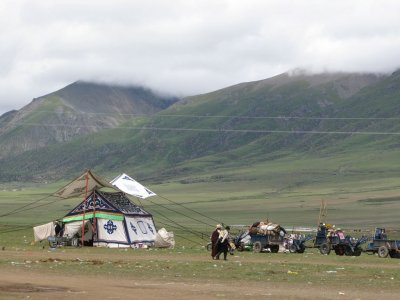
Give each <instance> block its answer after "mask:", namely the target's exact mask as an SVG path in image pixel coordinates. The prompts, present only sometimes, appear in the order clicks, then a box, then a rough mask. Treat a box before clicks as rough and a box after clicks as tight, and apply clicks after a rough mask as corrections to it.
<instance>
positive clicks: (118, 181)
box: [110, 173, 156, 199]
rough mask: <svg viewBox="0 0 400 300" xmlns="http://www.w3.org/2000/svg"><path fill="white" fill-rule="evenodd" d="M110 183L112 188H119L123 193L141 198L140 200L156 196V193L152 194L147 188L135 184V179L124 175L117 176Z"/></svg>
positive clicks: (137, 183)
mask: <svg viewBox="0 0 400 300" xmlns="http://www.w3.org/2000/svg"><path fill="white" fill-rule="evenodd" d="M110 183H111V184H112V185H113V186H116V187H117V188H119V189H120V190H121V191H123V192H124V193H126V194H129V195H132V196H135V197H138V198H141V199H146V198H148V197H151V196H156V193H153V192H152V191H150V190H149V189H148V188H146V187H145V186H143V185H141V184H140V183H139V182H137V181H136V180H135V179H133V178H131V177H129V176H128V175H126V174H125V173H124V174H121V175H119V176H118V177H116V178H115V179H113V180H112V181H111V182H110Z"/></svg>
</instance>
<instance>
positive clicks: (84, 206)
mask: <svg viewBox="0 0 400 300" xmlns="http://www.w3.org/2000/svg"><path fill="white" fill-rule="evenodd" d="M88 183H89V171H86V188H85V199H84V205H83V218H82V241H81V242H82V247H83V241H84V239H85V215H86V202H87V200H86V199H87V192H88Z"/></svg>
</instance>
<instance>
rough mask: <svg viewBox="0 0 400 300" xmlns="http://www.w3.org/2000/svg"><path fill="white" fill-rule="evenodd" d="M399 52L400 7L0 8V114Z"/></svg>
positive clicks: (303, 3)
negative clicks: (79, 85) (71, 97)
mask: <svg viewBox="0 0 400 300" xmlns="http://www.w3.org/2000/svg"><path fill="white" fill-rule="evenodd" d="M399 53H400V1H398V0H385V1H370V0H360V1H354V0H344V1H340V0H336V1H332V0H329V1H324V0H276V1H272V0H269V1H268V0H246V1H241V0H237V1H235V0H225V1H224V0H170V1H167V0H165V1H162V0H143V1H139V0H137V1H135V0H113V1H101V0H80V1H76V0H57V1H54V0H37V1H32V0H26V1H23V0H1V1H0V115H1V114H2V113H4V112H6V111H9V110H11V109H20V108H21V107H23V106H25V105H26V104H28V103H29V102H30V101H31V100H32V98H34V97H39V96H42V95H45V94H47V93H50V92H53V91H55V90H58V89H60V88H62V87H64V86H66V85H68V84H70V83H72V82H74V81H76V80H88V81H99V82H107V83H119V84H125V85H126V84H141V85H145V86H148V87H150V88H153V89H156V90H160V91H164V92H168V93H173V94H179V95H194V94H199V93H205V92H210V91H213V90H216V89H220V88H223V87H226V86H229V85H232V84H236V83H240V82H245V81H252V80H260V79H264V78H268V77H271V76H274V75H277V74H280V73H283V72H286V71H288V70H290V69H294V68H307V69H310V70H312V71H315V72H319V71H349V72H379V73H387V72H392V71H394V70H396V69H398V68H399V67H400V55H399Z"/></svg>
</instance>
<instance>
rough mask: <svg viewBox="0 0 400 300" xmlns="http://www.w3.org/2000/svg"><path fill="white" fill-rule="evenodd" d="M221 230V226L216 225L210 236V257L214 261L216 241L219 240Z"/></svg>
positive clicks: (216, 248) (216, 251)
mask: <svg viewBox="0 0 400 300" xmlns="http://www.w3.org/2000/svg"><path fill="white" fill-rule="evenodd" d="M221 229H222V226H221V225H220V224H218V225H217V226H216V227H215V230H214V231H213V233H212V234H211V257H212V258H213V259H215V256H216V255H217V253H218V250H219V249H218V239H219V233H220V231H221Z"/></svg>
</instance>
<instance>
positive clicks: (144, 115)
mask: <svg viewBox="0 0 400 300" xmlns="http://www.w3.org/2000/svg"><path fill="white" fill-rule="evenodd" d="M35 112H45V113H54V114H55V113H56V112H54V111H47V110H35ZM64 114H71V115H74V114H75V115H79V114H81V115H102V116H107V115H109V116H113V115H117V116H123V117H124V116H132V117H149V118H163V117H172V118H181V117H183V118H198V119H202V118H207V119H211V118H229V119H231V118H234V119H277V120H400V117H301V116H243V115H188V114H162V113H159V114H154V115H148V114H126V113H117V112H115V113H112V112H105V113H102V112H79V111H74V112H64Z"/></svg>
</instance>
